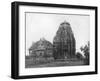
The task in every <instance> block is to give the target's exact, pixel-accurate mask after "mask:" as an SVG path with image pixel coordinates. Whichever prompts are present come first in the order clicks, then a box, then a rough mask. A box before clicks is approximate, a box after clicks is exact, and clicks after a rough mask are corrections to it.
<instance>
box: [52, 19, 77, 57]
mask: <svg viewBox="0 0 100 81" xmlns="http://www.w3.org/2000/svg"><path fill="white" fill-rule="evenodd" d="M53 48H54V49H53V55H54V59H71V58H74V57H75V50H76V42H75V38H74V34H73V32H72V29H71V26H70V24H69V23H68V22H66V21H64V22H63V23H61V24H60V26H59V29H58V30H57V32H56V36H55V37H54V39H53Z"/></svg>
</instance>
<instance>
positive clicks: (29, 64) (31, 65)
mask: <svg viewBox="0 0 100 81" xmlns="http://www.w3.org/2000/svg"><path fill="white" fill-rule="evenodd" d="M82 65H85V64H84V61H83V60H74V61H72V60H71V61H70V60H66V61H56V60H54V61H51V62H46V63H37V64H35V63H34V62H33V61H32V60H31V59H30V60H26V62H25V67H26V68H40V67H60V66H82Z"/></svg>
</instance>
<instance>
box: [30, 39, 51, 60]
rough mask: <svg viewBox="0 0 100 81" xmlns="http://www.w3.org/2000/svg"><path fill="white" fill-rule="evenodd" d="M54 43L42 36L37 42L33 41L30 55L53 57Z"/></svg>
mask: <svg viewBox="0 0 100 81" xmlns="http://www.w3.org/2000/svg"><path fill="white" fill-rule="evenodd" d="M52 49H53V45H52V44H51V43H50V42H49V41H47V40H46V39H44V38H42V39H40V40H39V41H37V42H36V43H33V44H32V46H31V47H30V48H29V54H30V56H33V57H35V58H39V59H41V58H51V57H52V58H53V51H52Z"/></svg>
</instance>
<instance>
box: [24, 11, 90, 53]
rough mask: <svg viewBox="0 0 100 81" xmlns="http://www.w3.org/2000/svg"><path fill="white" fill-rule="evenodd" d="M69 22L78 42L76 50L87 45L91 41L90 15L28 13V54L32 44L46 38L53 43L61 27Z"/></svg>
mask: <svg viewBox="0 0 100 81" xmlns="http://www.w3.org/2000/svg"><path fill="white" fill-rule="evenodd" d="M65 20H66V21H67V22H69V23H70V25H71V28H72V31H73V33H74V37H75V40H76V49H77V50H79V49H80V47H81V46H82V45H85V44H87V41H89V39H90V25H89V24H90V16H88V15H67V14H66V15H62V14H44V13H26V53H27V54H28V49H29V47H30V46H31V45H32V42H36V41H38V40H40V38H43V37H44V38H45V39H46V40H48V41H50V42H51V43H53V38H54V36H55V35H56V31H57V30H58V28H59V25H60V24H61V23H62V22H64V21H65Z"/></svg>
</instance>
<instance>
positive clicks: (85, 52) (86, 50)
mask: <svg viewBox="0 0 100 81" xmlns="http://www.w3.org/2000/svg"><path fill="white" fill-rule="evenodd" d="M80 49H81V51H83V53H84V56H85V64H89V54H90V53H89V51H90V43H89V42H88V44H87V45H85V46H84V47H81V48H80Z"/></svg>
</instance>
